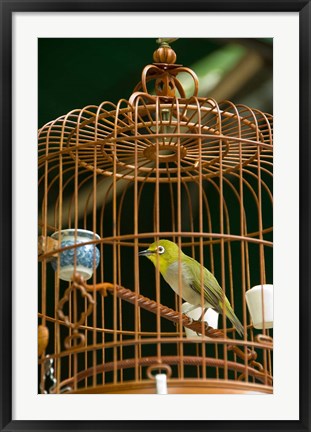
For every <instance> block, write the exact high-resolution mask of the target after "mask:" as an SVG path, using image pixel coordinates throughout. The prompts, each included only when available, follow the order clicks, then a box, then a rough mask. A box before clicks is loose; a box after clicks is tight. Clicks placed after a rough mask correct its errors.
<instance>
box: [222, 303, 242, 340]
mask: <svg viewBox="0 0 311 432" xmlns="http://www.w3.org/2000/svg"><path fill="white" fill-rule="evenodd" d="M226 315H227V318H228V319H229V320H230V321H231V323H232V325H233V326H234V327H235V328H236V330H237V332H238V333H239V335H240V336H241V337H243V336H244V327H243V326H242V324H241V322H240V320H239V318H238V317H237V316H236V315H235V313H234V312H233V309H232V307H231V306H230V303H229V301H228V303H227V302H226Z"/></svg>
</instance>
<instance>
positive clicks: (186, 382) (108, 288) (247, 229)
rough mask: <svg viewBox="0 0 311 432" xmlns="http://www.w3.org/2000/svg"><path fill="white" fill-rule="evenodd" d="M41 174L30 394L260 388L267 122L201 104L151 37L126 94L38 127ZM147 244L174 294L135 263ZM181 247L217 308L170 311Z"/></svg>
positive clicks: (265, 298) (266, 306) (268, 354)
mask: <svg viewBox="0 0 311 432" xmlns="http://www.w3.org/2000/svg"><path fill="white" fill-rule="evenodd" d="M182 73H183V74H185V73H186V74H188V75H189V76H190V78H191V79H192V81H193V92H192V95H190V96H187V97H186V94H185V91H184V89H183V86H182V84H181V81H180V80H179V75H180V74H182ZM38 178H39V183H38V190H39V192H38V196H39V204H38V209H39V243H38V244H39V248H38V249H39V314H38V316H39V327H38V331H39V333H38V343H39V350H38V356H39V375H40V390H39V391H40V392H43V393H47V392H48V393H271V392H272V388H273V387H272V348H273V344H272V334H271V332H272V330H271V329H272V327H273V315H272V312H273V303H272V302H273V292H272V289H273V286H272V265H271V264H272V116H271V115H269V114H264V113H263V112H260V111H259V110H256V109H251V108H249V107H247V106H244V105H235V104H233V103H232V102H229V101H224V102H221V103H217V102H216V101H215V100H213V99H209V98H201V97H198V79H197V77H196V75H195V73H194V72H193V71H192V70H190V69H188V68H186V67H183V66H181V65H177V64H176V55H175V53H174V51H173V50H172V48H171V47H170V46H169V44H168V43H167V42H165V41H163V40H162V42H161V45H160V47H159V48H158V50H156V51H155V53H154V63H153V64H151V65H148V66H146V67H145V68H144V70H143V72H142V76H141V81H140V83H139V84H138V85H137V86H136V88H135V89H134V92H133V93H132V95H131V97H130V98H129V100H120V101H119V102H118V103H117V104H113V103H111V102H104V103H102V104H101V105H99V106H93V105H90V106H87V107H85V108H83V109H81V110H73V111H71V112H69V113H68V114H66V115H64V116H62V117H60V118H58V119H56V120H54V121H51V122H49V123H48V124H46V125H45V126H43V127H42V128H41V129H40V130H39V177H38ZM160 239H167V240H170V241H172V242H174V243H175V244H177V245H178V247H179V252H178V254H177V257H176V265H177V273H176V278H177V279H176V281H177V282H176V284H177V285H178V287H179V289H180V294H181V295H177V294H176V293H175V292H174V290H173V289H172V288H171V286H170V284H168V283H167V282H166V280H165V279H164V278H163V277H162V276H161V274H160V270H161V269H160V268H159V265H158V266H157V265H155V266H154V265H153V264H152V263H151V262H150V261H148V260H147V259H146V258H145V257H141V256H139V252H141V251H142V250H146V249H147V248H148V247H149V245H150V244H151V243H153V242H158V241H159V240H160ZM180 250H182V251H183V252H184V253H185V254H187V255H188V256H190V257H192V258H195V259H196V261H197V262H199V263H200V264H201V267H200V272H199V273H200V275H199V285H200V286H201V288H202V287H203V286H204V283H205V282H204V274H203V271H204V270H203V266H204V267H206V268H207V269H208V270H209V271H210V272H211V273H212V274H214V275H215V277H216V279H217V280H218V282H219V285H220V286H221V288H222V291H221V292H222V294H221V296H222V299H223V301H222V302H221V308H220V309H218V310H217V308H216V309H215V308H214V309H215V310H213V308H211V307H209V308H208V307H207V306H206V303H205V300H206V299H205V297H204V290H203V289H201V292H200V297H201V302H200V304H197V305H192V306H195V308H194V309H193V310H192V311H190V309H191V307H189V304H187V302H183V299H182V290H183V287H182V285H183V282H182V280H183V274H182V272H183V268H182V255H181V252H180ZM159 259H160V258H159V255H158V254H157V258H156V260H158V261H157V262H158V263H159ZM225 296H226V297H227V298H228V300H229V302H230V304H231V306H232V308H233V309H234V311H235V314H236V315H237V316H238V318H239V320H240V322H241V323H242V325H243V329H244V335H243V336H241V335H239V334H238V332H237V330H236V328H235V327H233V326H232V325H231V323H230V321H228V320H227V319H225V318H224V317H226V314H227V311H226V307H227V306H226V303H225V300H224V299H225ZM190 306H191V305H190Z"/></svg>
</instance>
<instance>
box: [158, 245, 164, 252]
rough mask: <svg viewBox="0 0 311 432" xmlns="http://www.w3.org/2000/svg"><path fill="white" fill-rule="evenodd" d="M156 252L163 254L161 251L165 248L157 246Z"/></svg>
mask: <svg viewBox="0 0 311 432" xmlns="http://www.w3.org/2000/svg"><path fill="white" fill-rule="evenodd" d="M158 252H159V254H163V252H165V249H164V247H163V246H158Z"/></svg>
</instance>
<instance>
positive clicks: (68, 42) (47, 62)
mask: <svg viewBox="0 0 311 432" xmlns="http://www.w3.org/2000/svg"><path fill="white" fill-rule="evenodd" d="M157 47H158V45H157V43H156V39H151V38H148V39H139V38H137V39H129V38H126V39H125V38H120V39H91V38H90V39H73V38H69V39H54V38H53V39H39V40H38V53H39V54H38V55H39V59H38V60H39V62H38V63H39V70H38V73H39V80H38V85H39V100H38V103H39V111H38V113H39V118H38V127H41V126H43V125H44V124H45V123H47V122H48V121H50V120H52V119H55V118H57V117H59V116H61V115H63V114H66V113H67V112H69V111H71V110H73V109H75V108H82V107H84V106H86V105H89V104H92V105H93V104H94V105H98V104H100V103H101V102H103V101H111V102H114V103H117V102H118V100H119V99H122V98H125V99H128V98H129V97H130V95H131V93H132V91H133V89H134V87H135V85H136V84H137V83H138V82H139V81H140V77H141V71H142V69H143V68H144V66H146V65H147V64H150V63H152V62H153V59H152V55H153V52H154V51H155V50H156V48H157ZM172 48H173V49H174V50H175V52H176V54H177V61H176V63H178V64H182V65H184V66H187V67H190V68H191V69H193V70H194V72H195V73H196V74H197V75H198V78H199V82H200V92H199V96H203V97H213V98H215V99H216V100H217V101H218V102H219V101H221V100H224V99H229V100H231V101H232V102H234V103H235V104H237V103H242V104H246V105H248V106H250V107H252V108H257V109H260V110H261V111H264V112H269V113H271V114H272V61H273V40H272V39H247V38H243V39H191V38H187V39H177V41H175V42H174V43H173V44H172ZM184 85H185V87H186V88H187V86H189V85H190V83H188V82H187V81H185V82H184Z"/></svg>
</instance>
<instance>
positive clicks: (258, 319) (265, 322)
mask: <svg viewBox="0 0 311 432" xmlns="http://www.w3.org/2000/svg"><path fill="white" fill-rule="evenodd" d="M245 297H246V303H247V307H248V310H249V313H250V315H251V318H252V321H253V326H254V328H255V329H263V328H265V329H270V328H273V285H256V286H254V287H253V288H251V289H250V290H248V291H247V292H246V293H245Z"/></svg>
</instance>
